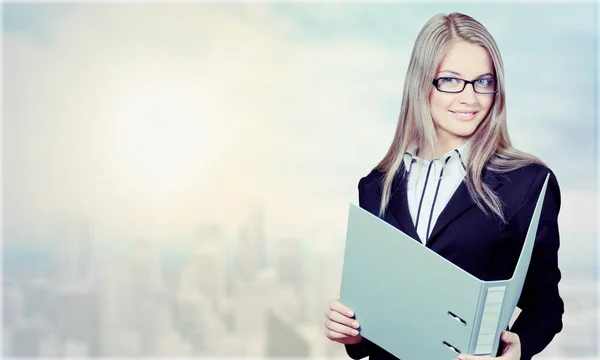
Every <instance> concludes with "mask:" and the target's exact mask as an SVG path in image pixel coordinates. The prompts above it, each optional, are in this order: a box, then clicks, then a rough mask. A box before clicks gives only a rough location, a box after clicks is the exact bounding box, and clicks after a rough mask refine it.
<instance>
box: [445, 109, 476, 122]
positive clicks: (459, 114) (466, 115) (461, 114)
mask: <svg viewBox="0 0 600 360" xmlns="http://www.w3.org/2000/svg"><path fill="white" fill-rule="evenodd" d="M449 111H450V110H449ZM450 112H451V113H452V114H453V115H454V117H456V118H457V119H460V120H472V119H474V118H475V115H477V113H478V112H479V111H450Z"/></svg>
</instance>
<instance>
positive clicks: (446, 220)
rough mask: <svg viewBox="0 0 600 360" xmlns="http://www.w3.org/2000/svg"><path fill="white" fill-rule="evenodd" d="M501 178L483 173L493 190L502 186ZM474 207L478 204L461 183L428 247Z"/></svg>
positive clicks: (464, 184) (440, 218)
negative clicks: (447, 227)
mask: <svg viewBox="0 0 600 360" xmlns="http://www.w3.org/2000/svg"><path fill="white" fill-rule="evenodd" d="M500 176H501V175H499V174H494V173H491V172H489V171H488V170H484V173H483V179H484V182H485V183H486V184H488V186H490V188H491V189H492V190H497V189H498V188H499V187H500V186H501V185H502V182H501V179H500ZM473 206H476V204H475V202H474V201H473V199H472V198H471V195H470V194H469V190H468V188H467V183H466V182H465V181H463V182H461V183H460V185H459V186H458V188H457V189H456V191H455V192H454V194H453V195H452V197H451V198H450V201H449V202H448V204H447V205H446V207H445V208H444V210H442V212H441V214H440V216H439V217H438V219H437V221H436V223H435V225H434V227H433V230H431V234H430V235H429V239H428V240H427V243H426V246H428V247H431V246H432V245H433V244H434V243H435V242H436V240H437V239H439V235H440V232H441V231H442V230H443V229H444V228H446V226H448V225H449V224H450V223H451V222H452V221H454V220H455V219H456V218H458V217H459V216H461V215H462V214H464V213H465V212H466V211H467V210H469V209H470V208H472V207H473Z"/></svg>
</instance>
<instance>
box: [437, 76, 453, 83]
mask: <svg viewBox="0 0 600 360" xmlns="http://www.w3.org/2000/svg"><path fill="white" fill-rule="evenodd" d="M440 80H442V82H445V83H452V82H456V78H451V77H447V78H441V79H440Z"/></svg>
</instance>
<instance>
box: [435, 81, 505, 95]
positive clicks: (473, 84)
mask: <svg viewBox="0 0 600 360" xmlns="http://www.w3.org/2000/svg"><path fill="white" fill-rule="evenodd" d="M440 79H455V80H461V81H463V82H464V83H463V88H462V89H460V91H445V90H440V88H439V87H438V82H439V81H440ZM479 80H494V81H497V79H496V78H493V79H475V80H470V81H469V80H466V79H461V78H457V77H453V76H440V77H438V78H435V79H433V81H432V84H433V86H435V88H436V90H437V91H439V92H443V93H447V94H459V93H461V92H463V91H465V89H466V88H467V85H468V84H471V86H472V87H473V91H474V92H476V93H477V94H482V95H493V94H496V93H497V92H498V87H496V90H495V91H493V92H479V91H477V90H475V81H479Z"/></svg>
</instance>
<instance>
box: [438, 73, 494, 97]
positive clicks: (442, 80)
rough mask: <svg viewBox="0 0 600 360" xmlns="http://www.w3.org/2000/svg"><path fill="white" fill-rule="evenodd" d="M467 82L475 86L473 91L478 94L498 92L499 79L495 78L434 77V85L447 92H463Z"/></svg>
mask: <svg viewBox="0 0 600 360" xmlns="http://www.w3.org/2000/svg"><path fill="white" fill-rule="evenodd" d="M467 84H471V85H472V86H473V91H475V92H476V93H478V94H495V93H497V92H498V86H497V81H496V79H494V78H483V79H476V80H472V81H469V80H465V79H460V78H455V77H447V76H444V77H439V78H436V79H433V85H434V86H435V88H436V89H438V91H441V92H446V93H459V92H462V91H463V90H464V89H465V87H466V86H467Z"/></svg>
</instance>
